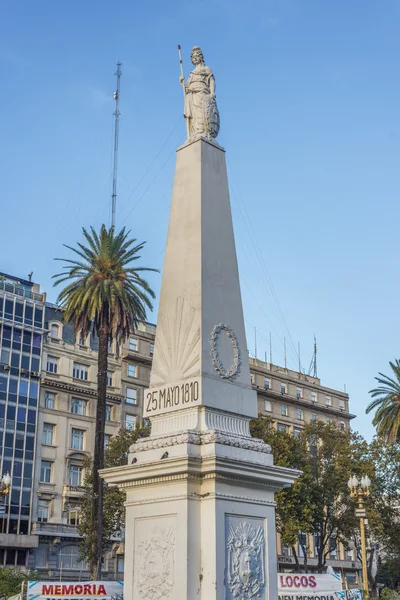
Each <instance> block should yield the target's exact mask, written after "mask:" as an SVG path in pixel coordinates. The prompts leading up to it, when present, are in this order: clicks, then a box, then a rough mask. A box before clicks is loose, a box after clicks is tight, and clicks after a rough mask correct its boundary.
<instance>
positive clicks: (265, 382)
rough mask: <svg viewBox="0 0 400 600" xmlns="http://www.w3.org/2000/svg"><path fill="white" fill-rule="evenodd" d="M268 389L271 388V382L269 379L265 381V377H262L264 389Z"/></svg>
mask: <svg viewBox="0 0 400 600" xmlns="http://www.w3.org/2000/svg"><path fill="white" fill-rule="evenodd" d="M270 387H271V380H270V379H267V378H266V377H264V388H265V389H266V390H269V389H270Z"/></svg>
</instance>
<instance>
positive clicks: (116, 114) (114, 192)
mask: <svg viewBox="0 0 400 600" xmlns="http://www.w3.org/2000/svg"><path fill="white" fill-rule="evenodd" d="M121 67H122V63H120V62H119V61H118V62H117V70H116V72H115V75H116V76H117V89H116V91H115V92H114V100H115V112H114V113H113V114H114V117H115V120H114V167H113V186H112V196H111V227H114V228H115V209H116V205H117V174H118V134H119V115H120V114H121V113H120V112H119V88H120V79H121V74H122V71H121Z"/></svg>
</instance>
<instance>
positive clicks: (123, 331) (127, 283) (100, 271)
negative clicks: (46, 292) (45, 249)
mask: <svg viewBox="0 0 400 600" xmlns="http://www.w3.org/2000/svg"><path fill="white" fill-rule="evenodd" d="M82 231H83V235H84V236H85V239H86V241H87V243H88V245H87V246H85V245H83V244H81V243H79V242H78V244H77V245H78V248H73V247H71V246H65V247H66V248H68V249H69V250H72V251H73V252H75V254H77V255H78V257H79V258H78V260H72V259H64V258H57V259H56V260H60V261H62V262H65V263H67V264H66V266H65V267H64V268H65V270H66V271H65V272H63V273H58V274H57V275H54V276H53V277H54V278H55V280H56V281H55V282H54V285H55V286H57V285H60V284H61V283H67V286H66V287H65V288H64V289H63V290H62V291H61V292H60V294H59V296H58V302H59V304H60V309H61V310H62V311H63V313H64V319H65V321H67V322H69V321H73V323H74V327H75V332H81V333H82V335H83V336H84V337H86V335H87V334H88V333H89V331H90V330H91V328H92V327H94V328H95V330H96V331H97V332H99V330H101V329H106V330H107V332H108V334H109V336H110V339H117V340H124V339H126V338H127V337H128V335H129V333H130V332H132V331H133V329H134V328H135V327H136V326H137V323H138V321H145V320H146V306H147V308H149V309H152V308H153V307H152V304H151V301H150V298H154V296H155V295H154V292H153V290H152V289H151V288H150V286H149V284H148V283H147V281H145V280H144V279H142V277H141V276H140V274H139V273H140V272H141V271H155V269H149V268H145V267H131V266H129V264H130V263H132V262H133V261H137V260H139V259H140V256H139V255H138V253H139V252H140V251H141V250H142V248H143V246H144V243H141V244H136V240H135V239H128V237H129V233H130V232H129V231H128V232H127V231H125V227H124V228H122V229H121V231H120V232H119V233H118V234H116V233H115V232H114V228H113V227H110V229H108V230H107V228H106V227H105V225H102V226H101V229H100V233H99V234H97V233H96V231H95V230H94V229H93V227H91V228H90V231H91V233H89V232H88V231H87V230H86V229H85V228H82Z"/></svg>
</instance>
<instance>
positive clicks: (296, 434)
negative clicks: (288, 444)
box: [293, 427, 301, 439]
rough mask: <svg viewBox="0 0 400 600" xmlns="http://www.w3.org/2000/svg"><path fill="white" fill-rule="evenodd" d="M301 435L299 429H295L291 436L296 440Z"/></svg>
mask: <svg viewBox="0 0 400 600" xmlns="http://www.w3.org/2000/svg"><path fill="white" fill-rule="evenodd" d="M300 434H301V429H298V428H297V427H294V428H293V435H294V437H295V438H296V439H298V438H299V437H300Z"/></svg>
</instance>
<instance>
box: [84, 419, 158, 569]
mask: <svg viewBox="0 0 400 600" xmlns="http://www.w3.org/2000/svg"><path fill="white" fill-rule="evenodd" d="M149 435H150V426H149V425H144V426H142V427H137V428H136V429H134V430H130V429H120V431H119V432H118V433H117V434H116V435H115V436H113V437H112V438H111V439H110V441H109V443H108V446H107V448H106V449H105V452H104V466H105V468H109V467H121V466H123V465H126V464H128V452H129V448H130V447H131V446H132V444H134V443H135V442H136V440H138V439H139V438H143V437H148V436H149ZM85 466H86V476H85V481H84V488H85V493H84V497H83V499H82V504H81V512H80V519H79V526H78V531H79V533H80V534H81V535H83V536H84V539H83V541H82V544H81V558H85V559H87V560H91V559H92V548H93V544H92V539H93V537H94V536H97V535H98V532H97V529H95V530H93V518H92V511H93V491H94V490H93V469H92V463H91V462H90V461H89V462H88V463H87V464H86V465H85ZM124 502H125V494H124V493H123V492H122V491H121V490H119V489H118V488H116V487H108V486H107V485H105V487H104V510H103V539H102V546H101V548H102V554H104V552H105V550H106V549H107V548H108V546H109V544H110V540H111V538H112V537H113V536H119V535H121V531H122V530H123V528H124V524H125V507H124Z"/></svg>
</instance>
